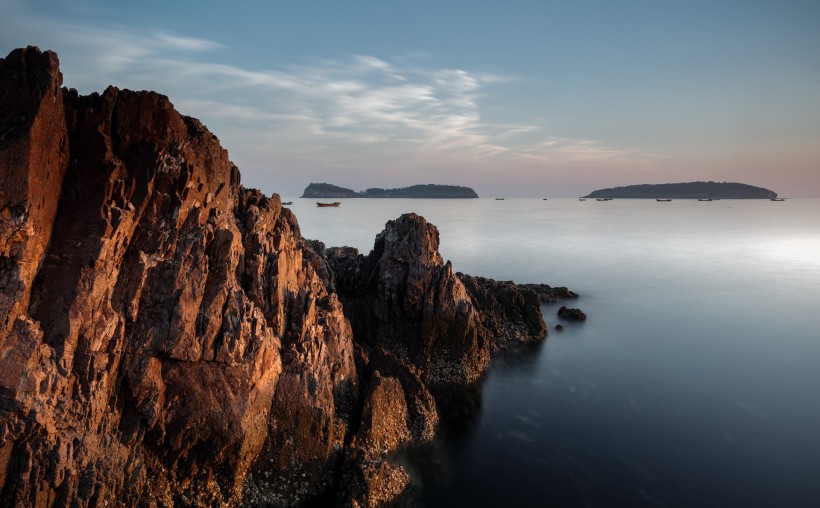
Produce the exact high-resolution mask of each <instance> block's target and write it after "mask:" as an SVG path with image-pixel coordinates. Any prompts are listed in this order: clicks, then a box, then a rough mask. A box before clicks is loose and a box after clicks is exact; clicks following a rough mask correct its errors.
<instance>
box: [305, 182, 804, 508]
mask: <svg viewBox="0 0 820 508" xmlns="http://www.w3.org/2000/svg"><path fill="white" fill-rule="evenodd" d="M293 201H294V204H293V205H292V206H291V207H290V208H291V209H292V210H293V211H294V212H295V213H296V215H297V217H298V220H299V224H300V226H301V229H302V234H303V235H304V236H305V237H307V238H315V239H319V240H322V241H324V242H325V243H326V245H328V246H331V245H350V246H353V247H357V248H359V249H360V250H361V251H362V252H364V253H367V252H369V251H370V249H371V248H372V246H373V240H374V238H375V236H376V234H377V233H378V232H379V231H381V230H382V229H383V228H384V224H385V222H386V221H388V220H391V219H394V218H396V217H398V216H399V215H401V214H402V213H404V212H416V213H418V214H420V215H422V216H424V217H425V218H426V219H427V220H428V221H429V222H431V223H433V224H435V225H436V226H438V228H439V231H440V234H441V248H440V250H441V253H442V255H443V256H444V257H445V259H450V260H451V261H452V262H453V266H454V268H455V269H456V270H458V271H463V272H466V273H470V274H474V275H482V276H486V277H492V278H495V279H502V280H514V281H516V282H521V283H524V282H536V283H546V284H550V285H553V286H568V287H569V288H570V289H572V290H574V291H576V292H578V293H580V295H581V296H580V298H579V299H578V300H577V301H573V302H570V303H569V306H571V307H579V308H581V309H582V310H584V311H585V312H586V313H587V315H588V319H587V321H586V322H584V323H580V324H576V323H567V322H564V323H562V324H563V325H564V327H565V330H564V331H563V332H557V331H555V330H554V327H555V325H556V324H558V323H559V322H560V321H559V319H558V318H557V317H556V311H557V306H545V307H543V308H542V310H543V311H544V316H545V319H546V321H547V324H548V325H549V327H550V332H549V337H548V338H547V340H546V341H545V342H544V343H543V345H541V346H540V347H538V348H533V349H529V350H522V351H513V352H510V353H508V354H506V355H504V356H501V357H499V358H496V359H495V360H494V363H493V366H492V367H491V369H490V371H489V373H488V374H487V376H486V377H485V379H484V380H483V382H482V383H481V385H480V386H478V387H477V388H476V389H475V390H472V391H468V392H467V393H464V394H461V396H454V397H453V400H452V401H448V403H447V404H446V408H444V413H445V414H444V415H443V424H442V428H441V437H440V439H438V440H437V441H436V443H434V444H433V445H431V446H429V447H425V448H424V449H421V450H416V451H412V452H410V453H407V454H404V455H402V456H400V457H398V458H397V459H396V460H398V461H400V462H402V463H403V464H404V465H405V466H406V467H407V469H408V470H410V471H411V474H412V475H413V476H414V477H415V478H416V479H417V480H418V486H417V487H416V488H415V490H414V491H413V493H412V496H411V497H410V498H409V500H408V502H409V503H411V504H412V503H415V504H416V505H423V506H560V507H575V506H578V507H602V506H607V507H608V506H624V507H735V506H737V507H746V508H748V507H795V508H799V507H820V199H790V200H787V201H784V202H771V201H768V200H720V201H711V202H698V201H694V200H674V201H672V202H668V203H659V202H656V201H655V200H625V199H624V200H613V201H607V202H598V201H595V200H594V199H593V200H587V201H583V202H582V201H578V200H576V199H549V200H547V201H544V200H541V199H506V200H503V201H498V200H495V199H492V198H491V199H475V200H417V199H413V200H401V199H358V200H357V199H347V200H341V201H342V205H341V206H340V207H339V208H317V207H316V205H315V202H314V201H313V200H308V199H298V198H296V199H293Z"/></svg>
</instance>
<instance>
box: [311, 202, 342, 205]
mask: <svg viewBox="0 0 820 508" xmlns="http://www.w3.org/2000/svg"><path fill="white" fill-rule="evenodd" d="M339 205H341V203H339V202H338V201H334V202H333V203H319V202H318V201H317V202H316V206H339Z"/></svg>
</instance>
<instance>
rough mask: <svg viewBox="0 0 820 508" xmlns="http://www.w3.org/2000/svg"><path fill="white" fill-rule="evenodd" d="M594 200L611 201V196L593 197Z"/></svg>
mask: <svg viewBox="0 0 820 508" xmlns="http://www.w3.org/2000/svg"><path fill="white" fill-rule="evenodd" d="M595 201H612V198H595Z"/></svg>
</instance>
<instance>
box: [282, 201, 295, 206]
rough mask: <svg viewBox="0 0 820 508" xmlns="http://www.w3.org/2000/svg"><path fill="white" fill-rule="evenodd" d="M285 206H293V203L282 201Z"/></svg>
mask: <svg viewBox="0 0 820 508" xmlns="http://www.w3.org/2000/svg"><path fill="white" fill-rule="evenodd" d="M282 204H283V205H292V204H293V201H282Z"/></svg>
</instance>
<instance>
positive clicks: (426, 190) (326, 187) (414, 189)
mask: <svg viewBox="0 0 820 508" xmlns="http://www.w3.org/2000/svg"><path fill="white" fill-rule="evenodd" d="M301 197H303V198H417V199H469V198H477V197H478V194H476V192H475V191H474V190H473V189H471V188H469V187H462V186H460V185H438V184H432V183H428V184H425V185H411V186H410V187H399V188H396V189H381V188H379V187H372V188H370V189H367V190H364V191H361V192H356V191H354V190H353V189H348V188H345V187H339V186H338V185H333V184H329V183H311V184H310V185H308V186H307V187H305V190H304V192H302V196H301Z"/></svg>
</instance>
